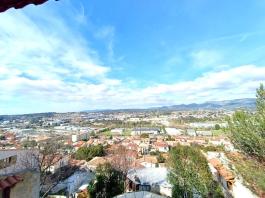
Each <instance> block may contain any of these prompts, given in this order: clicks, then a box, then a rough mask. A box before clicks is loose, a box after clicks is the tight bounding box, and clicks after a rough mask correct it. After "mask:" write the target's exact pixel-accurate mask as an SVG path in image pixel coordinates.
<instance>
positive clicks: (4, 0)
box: [0, 0, 48, 12]
mask: <svg viewBox="0 0 265 198" xmlns="http://www.w3.org/2000/svg"><path fill="white" fill-rule="evenodd" d="M46 1H48V0H1V1H0V12H4V11H6V10H8V9H9V8H15V9H19V8H23V7H24V6H26V5H28V4H34V5H39V4H42V3H44V2H46Z"/></svg>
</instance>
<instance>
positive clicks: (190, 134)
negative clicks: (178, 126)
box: [187, 129, 196, 136]
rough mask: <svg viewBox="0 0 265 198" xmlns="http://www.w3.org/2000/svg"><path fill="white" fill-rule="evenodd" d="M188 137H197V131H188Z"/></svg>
mask: <svg viewBox="0 0 265 198" xmlns="http://www.w3.org/2000/svg"><path fill="white" fill-rule="evenodd" d="M187 135H189V136H196V131H195V130H194V129H187Z"/></svg>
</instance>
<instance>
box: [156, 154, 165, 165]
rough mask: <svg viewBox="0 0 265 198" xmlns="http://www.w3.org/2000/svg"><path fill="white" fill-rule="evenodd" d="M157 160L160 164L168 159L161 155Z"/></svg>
mask: <svg viewBox="0 0 265 198" xmlns="http://www.w3.org/2000/svg"><path fill="white" fill-rule="evenodd" d="M156 159H157V162H158V163H164V162H165V161H166V159H165V158H164V157H163V155H162V154H161V153H159V154H158V156H157V157H156Z"/></svg>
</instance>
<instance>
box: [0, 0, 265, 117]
mask: <svg viewBox="0 0 265 198" xmlns="http://www.w3.org/2000/svg"><path fill="white" fill-rule="evenodd" d="M264 10H265V1H264V0H251V1H249V0H234V1H231V0H223V1H220V0H188V1H187V0H166V1H165V0H156V1H153V0H133V1H129V0H113V1H106V0H89V1H88V0H60V1H58V2H56V1H53V0H49V1H48V2H47V3H45V4H43V5H40V6H32V5H30V6H27V7H25V8H24V9H21V10H14V9H10V10H8V11H6V12H5V13H1V14H0V114H16V113H32V112H47V111H56V112H66V111H80V110H88V109H110V108H111V109H117V108H136V107H137V108H144V107H153V106H161V105H173V104H180V103H193V102H196V103H201V102H205V101H212V100H226V99H235V98H253V97H255V89H256V88H257V87H258V86H259V84H260V83H261V82H265V13H264Z"/></svg>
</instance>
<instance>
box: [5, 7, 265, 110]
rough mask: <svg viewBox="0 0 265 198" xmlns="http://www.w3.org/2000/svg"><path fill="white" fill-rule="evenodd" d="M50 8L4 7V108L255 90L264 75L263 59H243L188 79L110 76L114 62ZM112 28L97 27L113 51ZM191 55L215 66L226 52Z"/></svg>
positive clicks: (173, 99) (215, 96) (171, 99)
mask: <svg viewBox="0 0 265 198" xmlns="http://www.w3.org/2000/svg"><path fill="white" fill-rule="evenodd" d="M31 15H34V13H33V14H31ZM39 16H40V17H42V16H43V18H41V19H40V18H38V17H39ZM44 16H47V14H45V15H43V14H40V15H36V16H29V15H28V14H25V13H24V12H22V11H16V12H6V13H4V14H2V15H1V18H0V109H1V112H0V114H3V113H24V112H32V111H35V112H36V111H74V110H85V109H97V108H134V107H150V106H159V105H171V104H178V103H190V102H203V101H206V100H223V99H232V98H242V97H254V96H255V89H256V87H257V86H258V85H259V83H260V82H265V75H264V74H265V67H258V66H255V65H245V66H238V67H235V68H231V67H230V68H229V67H222V68H221V70H220V71H212V72H207V73H205V74H203V75H201V76H200V77H198V78H195V79H194V80H190V81H182V82H178V83H173V84H157V85H155V86H149V87H145V88H139V87H138V86H137V85H134V86H130V82H125V81H122V80H121V79H116V78H110V77H109V71H110V70H111V68H110V67H108V66H105V65H104V64H103V63H102V62H101V60H100V59H99V58H98V54H97V52H96V51H95V50H93V49H91V48H90V46H89V45H88V44H87V42H86V41H85V39H84V38H83V37H82V35H80V34H79V33H78V32H75V31H74V30H73V29H72V28H71V27H69V25H67V24H66V23H65V22H64V20H63V19H62V18H60V16H57V15H55V16H50V15H49V16H50V17H48V18H45V17H44ZM18 19H19V22H18ZM33 19H34V20H33ZM38 20H40V21H41V23H40V22H38V23H37V22H36V21H38ZM114 32H115V29H114V28H113V27H111V26H106V27H105V28H103V29H101V30H100V31H98V32H97V33H96V34H97V36H98V37H99V38H102V39H108V40H109V42H110V43H109V45H110V46H109V47H110V49H109V50H110V55H111V51H112V50H113V46H112V44H113V43H111V42H112V41H113V38H114ZM112 55H113V54H112ZM193 58H194V61H195V62H197V63H198V66H200V67H204V66H210V65H211V66H214V65H215V64H216V63H217V62H218V61H219V60H220V58H221V56H220V55H219V54H218V53H216V52H213V51H198V52H196V53H194V54H193ZM131 82H132V83H133V82H134V79H132V80H131ZM140 83H141V82H139V83H137V84H140Z"/></svg>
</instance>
